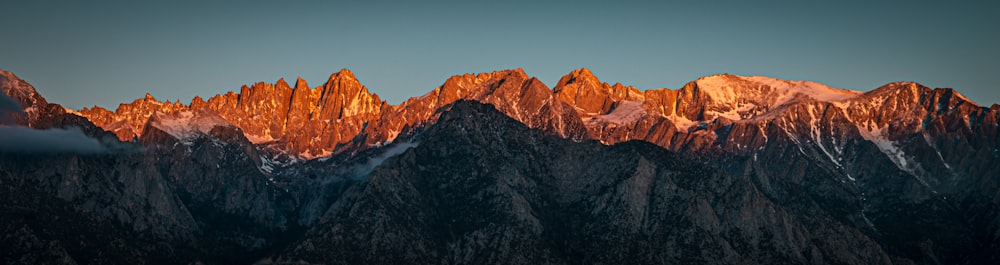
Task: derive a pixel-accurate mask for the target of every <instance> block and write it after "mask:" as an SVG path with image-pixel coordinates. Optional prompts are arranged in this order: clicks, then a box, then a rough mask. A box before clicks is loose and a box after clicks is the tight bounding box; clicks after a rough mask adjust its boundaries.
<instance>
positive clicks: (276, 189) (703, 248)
mask: <svg viewBox="0 0 1000 265" xmlns="http://www.w3.org/2000/svg"><path fill="white" fill-rule="evenodd" d="M0 89H2V91H3V92H4V93H3V94H4V95H6V96H7V97H8V98H9V99H10V100H6V101H3V102H0V103H3V104H0V105H2V106H0V107H3V108H2V110H3V111H4V113H0V116H4V120H3V121H0V122H3V123H4V124H6V125H0V133H2V134H3V135H4V136H0V142H5V143H0V186H2V187H3V188H4V191H3V192H2V194H3V195H2V196H3V198H0V199H2V200H3V201H4V202H5V203H3V208H2V210H0V211H2V212H0V216H3V219H2V220H0V231H2V233H0V235H3V236H4V240H3V241H2V242H3V243H0V245H2V247H0V249H3V250H0V252H2V253H3V254H2V257H3V259H4V263H67V264H73V263H192V262H202V263H262V264H266V263H335V264H357V263H378V264H400V263H403V264H408V263H439V264H468V263H476V264H580V263H588V264H602V263H640V264H663V263H708V264H747V263H751V264H761V263H781V264H996V263H1000V178H998V176H1000V167H997V166H995V165H996V163H997V162H1000V151H998V150H1000V141H998V140H1000V135H998V130H1000V125H998V122H1000V105H996V104H994V105H992V106H989V107H984V106H980V105H978V104H977V103H975V102H973V101H971V100H969V99H968V98H966V97H964V96H962V95H961V94H960V93H958V92H957V91H955V90H953V89H949V88H935V89H931V88H928V87H925V86H922V85H920V84H917V83H913V82H895V83H890V84H886V85H884V86H882V87H879V88H876V89H873V90H871V91H868V92H861V91H853V90H845V89H837V88H831V87H828V86H826V85H823V84H819V83H815V82H810V81H788V80H781V79H775V78H770V77H763V76H737V75H730V74H721V75H713V76H706V77H702V78H699V79H697V80H695V81H693V82H689V83H687V84H685V85H684V86H683V87H681V88H679V89H654V90H645V91H642V90H639V89H636V88H634V87H630V86H625V85H622V84H609V83H606V82H602V81H600V80H599V79H598V78H597V77H596V76H595V75H594V74H593V73H591V72H590V70H588V69H586V68H583V69H578V70H574V71H572V72H570V73H569V74H567V75H566V76H564V77H562V78H561V79H560V80H559V82H557V83H556V85H555V87H553V88H551V89H550V88H549V87H547V86H546V85H545V84H544V83H542V82H541V81H539V80H538V79H537V78H533V77H530V76H528V75H527V74H526V73H525V72H524V71H523V70H521V69H514V70H504V71H496V72H491V73H479V74H465V75H459V76H453V77H451V78H448V79H447V80H446V81H445V82H444V83H443V84H442V85H441V86H439V87H437V88H435V89H433V90H431V91H430V92H428V93H427V94H424V95H422V96H419V97H414V98H410V99H408V100H406V101H404V102H403V103H401V104H398V105H392V104H388V103H386V102H385V101H383V100H381V99H380V98H379V96H378V95H376V94H373V93H371V92H369V90H368V89H367V88H366V87H365V86H364V85H362V84H361V82H360V81H359V80H358V79H357V78H356V77H355V76H354V74H353V73H351V72H350V71H349V70H346V69H344V70H341V71H339V72H337V73H334V74H332V75H331V76H330V78H329V79H328V80H327V81H326V83H324V84H322V85H321V86H316V87H310V86H309V85H308V84H307V83H306V82H305V81H304V80H302V79H301V78H300V79H298V80H296V82H295V85H294V87H292V86H290V85H289V84H288V83H287V82H286V81H285V80H284V79H280V80H278V81H277V82H275V83H274V84H269V83H263V82H261V83H255V84H253V85H250V86H243V87H242V88H241V89H240V91H239V92H238V93H237V92H228V93H226V94H220V95H215V96H212V97H210V98H209V99H208V100H205V99H203V98H201V97H195V98H194V99H192V100H191V101H190V103H187V104H184V103H181V102H169V101H166V102H160V101H158V100H156V99H155V98H154V97H153V96H152V95H149V94H147V95H146V97H144V98H140V99H136V100H134V101H132V102H131V103H123V104H121V105H119V107H118V108H117V109H115V110H114V111H111V110H107V109H104V108H101V107H96V106H95V107H92V108H84V109H81V110H76V111H74V110H69V109H65V108H63V107H61V106H59V105H57V104H52V103H48V102H47V101H46V100H45V99H44V98H43V97H42V96H41V95H39V94H38V93H37V92H36V91H35V90H34V88H33V87H32V86H31V85H29V84H28V83H27V82H25V81H23V80H21V79H19V78H17V77H16V76H15V75H13V74H12V73H10V72H6V71H0ZM7 101H9V102H7ZM57 140H58V141H57Z"/></svg>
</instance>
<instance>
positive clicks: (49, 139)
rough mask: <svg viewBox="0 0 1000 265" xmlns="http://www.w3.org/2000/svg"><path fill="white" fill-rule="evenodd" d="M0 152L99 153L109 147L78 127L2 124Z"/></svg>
mask: <svg viewBox="0 0 1000 265" xmlns="http://www.w3.org/2000/svg"><path fill="white" fill-rule="evenodd" d="M0 152H12V153H80V154H97V153H105V152H108V148H107V147H105V146H104V145H102V144H101V142H100V141H97V139H94V138H91V137H89V136H87V135H86V134H83V131H80V129H78V128H69V129H58V128H53V129H46V130H37V129H32V128H28V127H20V126H17V127H12V126H2V127H0Z"/></svg>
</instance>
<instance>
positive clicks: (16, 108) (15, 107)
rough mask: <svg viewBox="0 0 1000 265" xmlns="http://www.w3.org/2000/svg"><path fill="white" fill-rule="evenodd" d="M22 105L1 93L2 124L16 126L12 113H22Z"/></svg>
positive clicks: (0, 111)
mask: <svg viewBox="0 0 1000 265" xmlns="http://www.w3.org/2000/svg"><path fill="white" fill-rule="evenodd" d="M21 109H22V107H21V104H20V103H17V101H15V100H14V99H12V98H10V97H8V96H7V95H5V94H3V93H0V124H14V120H13V119H12V118H11V116H10V114H12V113H22V112H24V111H22V110H21Z"/></svg>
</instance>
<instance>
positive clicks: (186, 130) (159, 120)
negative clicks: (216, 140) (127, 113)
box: [149, 109, 233, 144]
mask: <svg viewBox="0 0 1000 265" xmlns="http://www.w3.org/2000/svg"><path fill="white" fill-rule="evenodd" d="M149 124H150V126H153V127H156V128H157V129H160V130H161V131H163V132H165V133H167V134H170V135H171V136H173V137H175V138H177V139H178V140H180V141H181V142H183V143H186V144H191V141H192V140H193V139H195V138H197V137H199V136H206V135H210V133H211V132H212V129H214V128H215V127H233V125H232V124H230V123H229V122H228V121H226V119H223V118H222V117H221V116H219V115H218V114H215V112H212V111H210V110H206V109H200V110H194V111H192V110H183V111H176V112H172V113H163V112H159V111H157V112H155V113H153V116H152V117H150V119H149Z"/></svg>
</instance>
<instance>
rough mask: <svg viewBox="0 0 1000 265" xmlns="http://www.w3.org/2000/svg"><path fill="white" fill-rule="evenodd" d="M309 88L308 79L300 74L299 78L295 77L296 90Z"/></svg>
mask: <svg viewBox="0 0 1000 265" xmlns="http://www.w3.org/2000/svg"><path fill="white" fill-rule="evenodd" d="M308 88H309V83H306V80H305V79H302V77H301V76H299V77H298V78H296V79H295V89H296V90H298V89H308Z"/></svg>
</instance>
